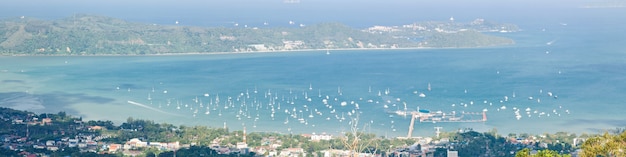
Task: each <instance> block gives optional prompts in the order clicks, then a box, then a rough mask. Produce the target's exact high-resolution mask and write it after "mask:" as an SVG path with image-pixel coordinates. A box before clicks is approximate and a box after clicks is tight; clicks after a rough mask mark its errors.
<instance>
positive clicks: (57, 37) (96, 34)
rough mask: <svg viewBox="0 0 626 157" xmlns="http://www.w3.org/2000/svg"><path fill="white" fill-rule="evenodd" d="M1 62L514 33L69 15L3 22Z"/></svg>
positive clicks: (473, 27) (483, 28)
mask: <svg viewBox="0 0 626 157" xmlns="http://www.w3.org/2000/svg"><path fill="white" fill-rule="evenodd" d="M0 26H2V27H0V28H2V29H0V32H4V33H3V34H2V35H0V55H5V56H14V55H18V56H19V55H26V56H31V55H62V56H67V55H168V54H196V53H202V54H215V53H217V54H220V53H250V52H292V51H313V50H322V51H324V50H329V51H330V50H345V49H350V50H351V49H407V48H408V49H416V48H417V49H422V48H475V47H493V46H502V45H511V44H514V43H515V42H514V41H513V40H512V39H509V38H505V37H499V36H495V35H493V34H485V33H484V32H499V33H509V32H516V31H519V28H518V27H517V26H516V25H513V24H499V23H494V22H490V21H486V20H484V19H476V20H474V21H472V22H469V23H462V22H457V21H454V19H453V18H450V20H449V21H429V22H416V23H412V24H407V25H402V26H372V27H369V28H366V29H362V30H359V29H354V28H350V27H348V26H346V25H343V24H340V23H322V24H316V25H307V26H293V27H281V28H278V27H276V28H274V27H264V28H258V27H240V26H233V27H194V26H179V25H150V24H143V23H133V22H128V21H124V20H120V19H114V18H110V17H103V16H94V15H74V16H72V17H68V18H65V19H60V20H54V21H46V20H39V19H35V18H29V17H19V18H9V19H4V20H0Z"/></svg>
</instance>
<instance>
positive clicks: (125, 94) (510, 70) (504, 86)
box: [0, 10, 626, 137]
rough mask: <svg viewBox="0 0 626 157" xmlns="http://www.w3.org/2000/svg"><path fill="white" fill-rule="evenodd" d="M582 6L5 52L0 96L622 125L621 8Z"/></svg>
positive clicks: (535, 128)
mask: <svg viewBox="0 0 626 157" xmlns="http://www.w3.org/2000/svg"><path fill="white" fill-rule="evenodd" d="M593 12H602V11H601V10H600V11H598V10H596V11H593ZM598 14H599V15H602V13H597V14H595V15H598ZM579 17H581V16H579ZM582 17H585V16H582ZM587 17H590V18H586V19H576V18H574V17H571V18H564V19H562V20H544V21H550V22H544V23H542V24H540V25H539V24H535V25H532V24H527V25H524V26H523V27H522V29H524V30H523V31H520V32H514V33H494V35H499V36H506V37H510V38H513V39H515V41H516V42H517V43H516V44H515V45H509V46H503V47H490V48H464V49H402V50H341V51H339V50H335V51H334V50H331V51H330V52H329V54H327V53H326V51H306V52H271V53H249V54H213V55H170V56H54V57H52V56H32V57H13V56H4V57H0V106H3V107H11V108H15V109H20V110H29V111H34V112H49V113H50V112H51V113H56V112H59V111H65V112H67V113H69V114H72V115H76V116H81V117H83V118H84V119H86V120H92V119H104V120H112V121H114V122H115V123H116V124H121V123H122V122H124V121H126V119H127V118H128V117H132V118H135V119H148V120H154V121H155V122H157V123H162V122H163V123H172V124H176V125H185V126H192V125H206V126H210V127H224V126H226V127H228V128H231V129H234V130H240V129H242V128H243V127H244V126H245V127H246V129H247V130H248V131H257V132H280V133H296V134H299V133H322V132H325V133H329V134H341V133H342V132H346V131H349V130H350V126H351V124H354V122H355V121H354V120H353V119H355V118H356V117H357V115H358V127H359V128H360V129H361V130H362V131H364V132H371V133H376V134H378V135H380V136H388V137H396V136H406V135H407V131H408V130H409V129H408V128H409V124H410V116H408V117H407V116H402V115H398V114H395V112H396V111H415V110H418V109H421V110H429V111H431V112H437V111H441V112H444V113H452V112H454V113H456V114H457V116H458V115H461V114H462V113H471V114H466V116H464V117H463V118H464V119H467V120H481V119H482V118H483V117H482V115H481V113H482V112H483V111H486V112H485V113H486V118H487V121H485V122H473V123H461V122H437V123H433V122H422V123H419V122H417V123H416V125H415V130H414V132H413V136H434V134H435V133H434V132H435V129H434V127H443V129H442V131H454V130H457V129H464V128H473V129H474V130H477V131H488V130H491V129H497V130H498V132H499V133H502V134H506V133H535V134H540V133H554V132H558V131H567V132H572V133H583V132H585V133H598V132H599V131H602V130H606V129H613V128H616V127H624V126H626V115H625V114H623V112H624V111H625V110H626V107H624V106H625V105H626V97H625V96H624V95H625V94H626V46H624V45H626V39H625V38H624V37H625V36H626V30H625V29H623V28H626V23H625V22H624V21H626V20H624V19H625V18H624V17H621V16H618V15H613V16H611V17H603V16H591V15H590V16H587ZM429 85H430V90H429ZM422 93H423V95H421V96H420V94H422Z"/></svg>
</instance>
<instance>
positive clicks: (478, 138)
mask: <svg viewBox="0 0 626 157" xmlns="http://www.w3.org/2000/svg"><path fill="white" fill-rule="evenodd" d="M0 118H1V119H2V121H0V126H1V127H0V133H1V135H2V137H5V138H6V137H8V136H17V137H26V139H27V141H22V142H19V143H20V144H25V143H31V144H37V143H41V142H45V141H47V140H59V139H62V138H67V137H78V136H91V137H104V138H102V139H101V140H99V142H104V143H109V144H111V143H121V144H123V143H126V142H127V141H129V140H130V139H133V138H139V139H140V140H142V141H153V142H180V143H181V144H183V145H190V146H189V147H183V148H181V149H179V150H177V151H175V152H174V151H170V150H159V149H151V148H145V149H140V150H138V151H142V152H143V153H144V154H145V155H146V156H173V154H174V153H176V155H177V156H202V155H203V154H204V155H208V156H211V155H217V154H216V152H215V150H213V149H210V147H209V146H211V145H213V144H215V143H214V142H218V143H217V144H218V145H219V146H233V145H236V144H237V142H241V141H242V140H243V137H242V135H243V131H241V130H238V131H232V132H231V131H228V129H225V128H210V127H206V126H192V127H188V126H173V125H171V124H165V123H163V124H158V123H155V122H153V121H150V120H137V119H133V118H128V119H127V121H126V122H124V123H122V124H121V125H119V126H116V125H114V124H113V123H112V122H111V121H102V120H90V121H86V122H83V121H82V119H81V118H80V117H78V118H77V117H72V116H70V115H67V114H65V113H64V112H59V113H57V114H34V113H31V112H25V111H17V110H12V109H8V108H0ZM47 118H50V119H53V121H52V122H51V123H49V124H43V123H38V122H40V121H41V122H43V120H42V119H47ZM17 120H24V122H20V121H17ZM37 120H39V121H37ZM36 122H37V123H36ZM35 123H36V124H35ZM91 126H102V127H103V128H104V129H101V130H91V129H87V128H89V127H91ZM246 135H247V144H248V146H249V147H258V146H261V147H263V146H266V147H267V146H269V145H271V144H276V141H280V142H279V143H280V146H279V147H278V149H279V150H280V149H285V148H302V149H303V150H304V151H306V152H309V153H308V154H320V153H321V151H322V150H327V149H337V150H358V151H359V152H363V153H376V154H383V155H385V156H388V155H391V154H389V153H390V152H398V151H403V150H402V149H406V151H408V150H409V149H408V147H414V146H415V144H416V142H417V140H416V139H397V138H393V139H389V138H382V137H377V136H376V135H374V134H368V133H361V132H358V133H357V134H352V133H346V134H345V135H342V136H340V137H337V138H333V139H332V140H328V141H324V140H322V141H311V140H310V139H308V138H307V137H305V136H302V135H294V134H278V133H265V132H252V133H247V134H246ZM512 137H518V138H525V137H526V138H527V137H530V135H526V134H522V135H519V136H517V135H515V134H509V135H508V137H503V136H498V135H497V131H496V130H495V129H494V130H492V131H489V132H485V133H479V132H475V131H471V130H469V131H463V132H446V133H443V134H442V136H441V138H447V139H449V142H445V143H440V144H437V146H438V148H437V149H436V151H435V152H434V156H446V154H447V151H448V150H454V151H458V154H459V155H461V156H500V157H502V156H510V157H536V156H559V157H560V156H563V157H566V156H569V154H571V153H573V151H574V150H576V149H578V148H580V149H582V151H581V153H580V154H579V155H581V156H583V157H595V156H625V155H626V154H624V152H625V151H624V150H625V149H626V131H624V130H623V129H618V130H615V131H613V132H610V133H609V132H607V133H605V134H603V135H584V137H585V138H586V141H585V142H584V143H583V144H582V146H580V147H574V146H572V145H571V144H570V143H569V142H564V141H571V138H575V137H583V136H575V135H573V134H568V133H565V132H559V133H556V134H546V135H544V136H543V137H542V138H541V139H535V140H531V141H532V142H531V143H520V142H512V141H511V140H510V139H511V138H512ZM29 141H30V142H29ZM355 141H356V142H355ZM6 142H7V141H5V145H6V144H7V143H6ZM353 146H357V147H358V148H357V149H354V147H353ZM417 147H418V148H419V147H420V145H417ZM533 150H536V151H535V152H536V153H531V151H533ZM23 151H27V152H34V153H45V154H49V155H50V156H96V155H98V156H103V155H102V154H96V153H94V152H85V151H81V150H79V149H78V148H75V147H74V148H69V147H67V148H63V149H60V150H59V151H48V150H45V149H36V148H33V147H32V146H31V147H24V148H23ZM18 153H19V152H16V151H11V150H7V149H6V148H5V147H3V148H1V149H0V154H4V155H5V156H20V155H18ZM120 155H121V154H110V155H109V156H120ZM231 155H233V154H231ZM234 155H236V156H254V155H255V154H253V153H252V154H234ZM221 156H229V155H221Z"/></svg>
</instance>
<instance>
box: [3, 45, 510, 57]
mask: <svg viewBox="0 0 626 157" xmlns="http://www.w3.org/2000/svg"><path fill="white" fill-rule="evenodd" d="M511 45H515V44H511ZM502 46H506V45H499V46H477V47H403V48H335V49H294V50H274V51H272V50H267V51H245V52H180V53H159V54H76V55H73V54H70V55H66V54H52V55H45V54H7V55H0V57H34V56H59V57H64V56H92V57H93V56H103V57H106V56H182V55H225V54H255V53H290V52H315V51H327V50H328V51H354V50H363V51H374V50H434V49H440V50H446V49H475V48H499V47H502Z"/></svg>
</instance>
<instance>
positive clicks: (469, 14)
mask: <svg viewBox="0 0 626 157" xmlns="http://www.w3.org/2000/svg"><path fill="white" fill-rule="evenodd" d="M589 1H592V0H471V1H466V0H300V2H299V3H284V0H219V1H218V0H130V1H129V0H3V1H2V2H0V18H9V17H19V16H29V17H35V18H40V19H60V18H65V17H69V16H71V15H73V14H93V15H103V16H110V17H115V18H121V19H125V20H129V21H139V22H149V23H158V24H164V23H174V21H180V22H181V24H188V25H222V24H229V23H242V24H245V23H250V25H255V24H259V23H262V22H259V21H265V22H267V21H270V23H274V24H276V23H279V24H286V23H287V21H296V22H297V23H303V24H311V23H320V22H342V23H349V24H352V25H374V24H376V22H381V25H383V24H386V23H388V24H400V23H405V24H406V23H411V22H415V21H424V20H447V19H449V18H450V17H455V19H459V20H465V21H471V20H473V19H476V18H486V19H494V20H499V21H503V22H511V21H507V20H510V19H519V18H525V17H526V18H534V17H537V18H541V17H549V15H555V14H564V13H567V12H568V11H569V10H568V9H575V8H578V7H580V6H582V5H584V4H585V3H588V2H589ZM544 15H547V16H544ZM394 22H395V23H394Z"/></svg>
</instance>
